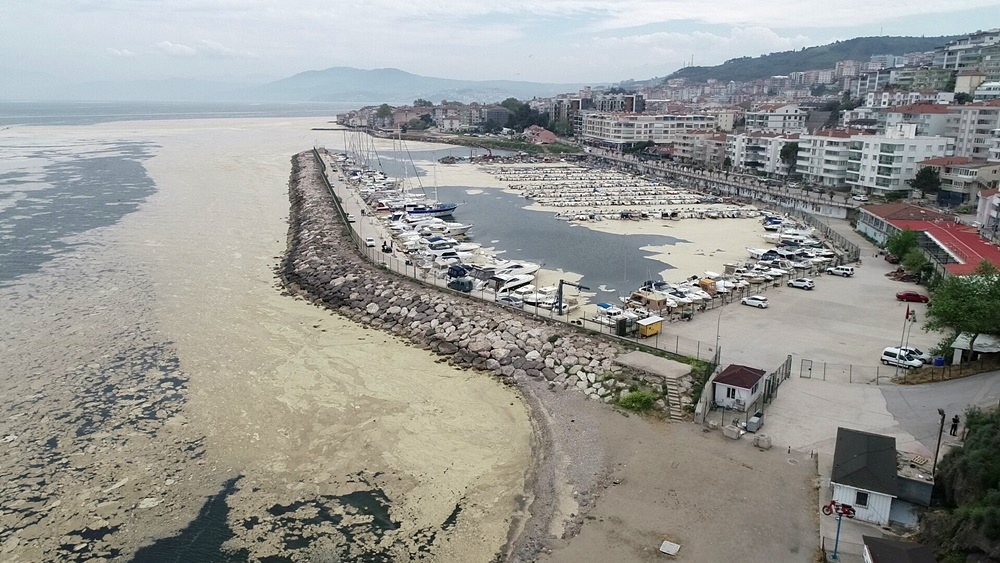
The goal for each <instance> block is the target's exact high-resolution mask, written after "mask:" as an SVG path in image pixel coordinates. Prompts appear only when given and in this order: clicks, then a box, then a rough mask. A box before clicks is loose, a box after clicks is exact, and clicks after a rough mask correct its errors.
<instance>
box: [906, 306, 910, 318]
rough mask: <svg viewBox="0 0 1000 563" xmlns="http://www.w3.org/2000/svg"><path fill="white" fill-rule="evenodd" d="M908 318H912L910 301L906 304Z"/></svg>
mask: <svg viewBox="0 0 1000 563" xmlns="http://www.w3.org/2000/svg"><path fill="white" fill-rule="evenodd" d="M906 318H907V319H909V318H910V304H909V303H907V304H906Z"/></svg>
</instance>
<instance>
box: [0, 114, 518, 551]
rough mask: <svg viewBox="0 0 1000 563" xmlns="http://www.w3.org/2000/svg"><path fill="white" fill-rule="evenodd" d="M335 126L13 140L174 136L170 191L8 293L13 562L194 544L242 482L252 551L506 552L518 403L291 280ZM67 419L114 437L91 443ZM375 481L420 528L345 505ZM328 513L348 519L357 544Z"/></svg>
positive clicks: (178, 127) (139, 130)
mask: <svg viewBox="0 0 1000 563" xmlns="http://www.w3.org/2000/svg"><path fill="white" fill-rule="evenodd" d="M317 124H318V123H317V122H316V120H310V119H268V120H236V119H227V120H217V121H191V122H187V121H147V122H134V123H111V124H102V125H95V126H89V127H44V128H43V127H39V128H14V129H10V130H8V131H5V133H4V135H5V136H4V138H3V141H2V142H3V143H7V144H10V145H19V144H21V143H30V142H33V140H35V139H44V141H43V142H44V143H53V144H59V143H72V142H74V140H76V139H79V138H85V139H87V140H88V142H90V143H96V144H101V143H113V142H116V141H119V140H123V139H127V140H130V141H142V142H147V143H151V144H152V145H155V150H154V156H153V157H152V158H150V159H149V160H148V161H146V162H145V166H146V168H147V170H148V173H149V175H150V176H151V177H152V179H153V180H154V181H155V183H156V186H157V192H156V194H155V195H154V196H152V197H151V198H149V200H148V201H147V202H146V203H145V204H143V205H142V206H141V208H140V210H139V211H138V212H136V213H133V214H130V215H127V216H126V217H125V218H124V219H123V220H122V221H120V222H119V223H117V224H115V225H113V226H110V227H107V228H103V229H98V230H95V231H91V232H87V233H86V234H84V235H82V236H80V237H79V240H78V241H75V242H76V243H77V244H78V245H79V246H78V248H77V249H75V250H73V251H71V252H67V253H64V254H61V255H59V256H57V257H56V258H55V259H53V260H52V261H50V262H49V263H48V264H46V265H45V267H44V268H43V270H42V271H41V272H39V273H38V274H35V275H31V276H26V277H24V278H22V279H19V280H18V282H17V283H16V284H14V285H12V286H10V287H7V288H3V289H2V290H0V304H2V306H0V312H2V317H3V322H2V323H0V326H2V327H3V329H2V330H3V333H2V341H3V342H4V346H5V349H7V350H8V351H11V350H18V354H17V355H16V356H15V355H13V354H10V353H8V354H5V356H6V357H7V360H5V362H4V364H5V371H6V372H7V374H6V375H5V377H3V378H2V381H3V383H2V384H3V391H4V395H5V396H6V397H10V398H12V399H11V400H10V401H7V402H6V404H5V405H4V410H5V411H6V416H5V417H3V418H4V420H5V422H3V423H0V436H12V437H13V438H10V439H9V440H7V441H6V442H5V443H4V444H3V445H2V446H0V448H2V449H0V452H2V456H3V463H2V467H3V473H4V475H3V481H4V482H6V483H8V484H9V485H7V486H5V487H4V488H3V489H2V493H3V495H2V496H3V499H4V502H3V503H2V505H3V506H5V507H8V508H7V509H5V510H4V511H3V513H2V514H0V518H2V523H3V527H4V528H5V529H7V530H9V531H12V532H13V534H9V535H7V540H6V541H5V542H4V543H3V546H4V550H3V556H2V559H4V560H10V561H39V560H54V559H62V560H76V559H78V558H80V557H84V556H85V557H84V558H90V557H111V556H116V555H118V556H125V557H129V556H131V554H134V553H136V552H137V551H138V550H139V548H140V547H141V546H143V545H148V544H149V543H151V542H154V541H155V540H158V539H161V538H165V537H169V536H171V535H174V534H177V533H181V532H182V530H183V529H184V528H185V527H186V526H188V525H189V524H190V523H191V522H193V521H195V520H197V519H198V518H199V510H200V509H201V508H202V505H203V504H204V503H205V501H206V498H208V497H209V496H211V495H216V494H217V493H219V491H220V490H221V489H222V488H223V485H224V483H226V482H228V481H230V480H233V479H235V490H234V491H233V492H231V493H230V494H228V496H227V497H226V498H225V505H226V507H227V510H228V528H229V530H231V531H232V534H231V535H232V537H229V538H228V539H226V538H222V539H226V541H225V548H226V549H228V550H231V551H233V552H235V553H240V552H242V553H245V554H246V557H247V558H249V559H258V558H261V557H267V556H273V555H284V556H288V555H289V554H296V553H298V554H300V555H297V556H296V557H297V558H301V557H305V558H307V559H308V558H315V557H323V556H324V554H332V553H335V552H338V551H339V552H340V553H343V554H351V555H352V556H353V557H360V556H362V555H364V554H365V553H383V554H384V555H388V556H389V557H391V558H393V559H405V558H410V557H413V556H415V554H417V553H419V552H421V551H423V552H424V553H433V556H434V559H435V560H442V561H477V560H478V561H486V560H489V559H491V558H492V557H493V556H494V555H495V554H497V553H498V552H500V550H501V549H502V547H503V545H504V544H505V542H506V540H507V533H508V529H509V527H510V523H511V518H512V515H514V514H515V513H516V512H517V510H518V499H519V498H520V496H521V495H522V494H523V488H524V478H525V472H526V470H527V468H528V465H529V462H530V440H529V436H530V425H529V422H528V417H527V412H526V409H525V407H524V406H523V404H522V402H521V401H520V400H519V398H518V396H517V394H516V393H515V392H514V391H512V390H511V389H509V388H505V387H503V386H501V385H499V384H498V383H496V382H494V381H493V380H491V379H489V378H488V377H486V376H483V375H479V374H475V373H472V372H466V371H458V370H455V369H453V368H450V367H448V366H447V365H443V364H440V363H437V362H436V361H435V359H434V357H433V356H431V355H429V354H428V353H426V352H423V351H419V350H415V349H413V348H412V347H410V346H408V345H407V344H406V343H403V342H401V341H398V340H396V339H394V338H391V337H388V336H386V335H384V334H381V333H378V332H374V331H371V330H366V329H362V328H361V327H359V326H357V325H355V324H354V323H351V322H349V321H346V320H343V319H341V318H339V317H337V316H335V315H332V314H331V313H329V312H326V311H323V310H321V309H318V308H316V307H314V306H312V305H310V304H308V303H305V302H303V301H298V300H295V299H293V298H291V297H288V296H286V295H283V294H282V293H281V291H280V289H278V288H276V287H275V280H274V273H273V268H274V267H275V265H276V264H277V261H278V258H279V256H280V255H281V253H282V252H283V249H284V245H285V236H286V229H287V225H286V223H285V217H286V216H287V212H288V199H287V195H286V187H285V186H286V184H287V181H288V172H289V158H290V156H291V155H292V154H294V153H295V152H298V151H300V150H302V149H303V148H306V147H308V146H310V145H311V144H312V139H313V134H312V133H311V132H310V131H309V128H310V127H311V126H314V125H317ZM38 295H45V299H44V300H40V299H38V298H37V297H36V296H38ZM150 350H156V354H152V352H150ZM143 353H145V354H146V355H147V356H150V355H152V356H153V357H152V360H151V361H150V360H149V358H147V360H146V361H144V360H142V354H143ZM96 382H102V385H104V386H105V387H104V388H103V396H95V394H94V390H93V386H94V384H95V383H96ZM39 393H41V394H43V396H40V395H39ZM105 403H107V404H105ZM147 405H148V407H147ZM137 407H140V409H139V410H137ZM95 409H100V412H102V413H103V416H101V417H98V418H93V417H92V416H91V415H89V414H88V413H94V412H97V411H96V410H95ZM143 409H146V410H143ZM148 411H149V412H151V414H150V415H149V416H148V417H143V416H142V415H143V414H144V413H146V412H148ZM60 412H63V413H79V414H72V415H71V416H73V417H74V418H81V419H88V420H92V421H93V425H94V430H95V431H94V432H93V433H86V434H82V435H79V432H78V428H77V427H76V426H73V425H70V424H67V423H66V422H65V419H63V418H62V417H58V416H55V415H56V413H60ZM137 415H138V418H137ZM43 460H46V461H43ZM59 460H67V461H59ZM65 463H70V464H71V466H73V467H77V468H78V470H79V473H67V472H66V471H65V470H64V469H62V467H64V464H65ZM39 464H41V465H40V466H39ZM29 485H30V486H29ZM28 491H30V492H28ZM361 493H365V494H367V495H368V497H369V499H370V500H371V499H374V500H375V501H379V502H380V503H381V506H383V508H384V510H386V512H387V518H388V520H389V521H390V522H391V523H392V526H395V527H396V528H397V529H395V530H392V529H390V530H386V531H383V530H378V529H376V528H373V527H372V524H371V519H370V516H364V512H366V511H359V509H357V508H355V507H352V506H350V505H349V504H348V503H347V502H346V501H345V500H344V499H352V498H356V497H357V495H358V494H361ZM351 495H354V496H351ZM60 501H61V502H60ZM376 504H377V503H376ZM317 511H320V512H323V511H327V512H330V513H332V514H339V515H340V518H342V521H343V522H344V524H345V525H348V524H349V525H351V526H352V528H343V526H341V528H343V529H351V530H353V534H354V535H353V539H352V540H347V539H346V537H345V536H344V535H343V533H342V532H340V531H338V529H337V528H336V527H331V525H330V524H323V523H322V522H317V521H316V519H315V518H313V516H314V515H315V514H316V513H317ZM453 515H454V516H453ZM450 517H452V518H453V520H454V522H453V523H452V524H450V525H448V526H447V527H446V528H442V524H443V523H445V522H448V521H449V518H450ZM392 526H390V528H391V527H392ZM94 529H97V530H102V531H103V532H102V533H100V534H94V533H93V532H92V530H94ZM88 530H91V532H88ZM435 534H436V537H435ZM95 537H96V538H97V539H94V538H95ZM382 537H385V538H390V537H391V538H395V539H394V540H393V542H394V543H391V547H386V546H387V545H389V544H386V543H385V542H386V540H383V539H380V538H382ZM11 538H13V539H11ZM67 538H69V539H67ZM295 538H299V539H298V540H296V539H295ZM302 538H315V541H306V542H304V541H302ZM220 541H221V540H220ZM66 544H69V546H68V547H66ZM296 547H297V548H298V551H296V550H295V549H293V548H296ZM147 555H150V556H152V557H154V559H155V558H156V556H153V555H151V554H147ZM168 556H169V554H167V553H161V554H159V557H168ZM81 560H82V559H81Z"/></svg>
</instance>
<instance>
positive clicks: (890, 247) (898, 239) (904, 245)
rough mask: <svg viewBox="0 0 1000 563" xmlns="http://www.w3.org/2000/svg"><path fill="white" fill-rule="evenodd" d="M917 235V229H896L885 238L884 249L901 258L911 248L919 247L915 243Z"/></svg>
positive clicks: (917, 248)
mask: <svg viewBox="0 0 1000 563" xmlns="http://www.w3.org/2000/svg"><path fill="white" fill-rule="evenodd" d="M918 236H919V235H918V233H917V231H911V230H910V229H905V230H902V231H896V232H895V233H893V234H892V235H891V236H890V237H889V238H887V239H885V251H886V252H888V253H889V254H892V255H893V256H898V257H899V258H900V259H902V258H903V256H906V255H907V254H909V253H910V251H911V250H919V249H920V246H919V245H918V244H917V238H918Z"/></svg>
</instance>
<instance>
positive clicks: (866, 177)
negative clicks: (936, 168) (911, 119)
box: [847, 124, 955, 196]
mask: <svg viewBox="0 0 1000 563" xmlns="http://www.w3.org/2000/svg"><path fill="white" fill-rule="evenodd" d="M954 150H955V144H954V139H952V138H950V137H941V136H933V137H930V136H918V135H917V134H916V125H912V124H908V125H899V126H897V127H896V128H895V129H891V130H888V131H886V132H885V133H884V134H881V135H859V136H855V137H853V138H852V142H851V146H850V154H849V156H848V160H847V184H848V185H849V186H852V190H853V191H856V192H865V193H869V194H871V195H881V196H884V195H886V194H889V193H891V192H896V191H909V189H910V187H909V185H908V184H907V180H911V179H913V177H914V176H916V173H917V163H918V162H922V161H925V160H928V159H931V158H935V157H939V156H952V155H953V154H954Z"/></svg>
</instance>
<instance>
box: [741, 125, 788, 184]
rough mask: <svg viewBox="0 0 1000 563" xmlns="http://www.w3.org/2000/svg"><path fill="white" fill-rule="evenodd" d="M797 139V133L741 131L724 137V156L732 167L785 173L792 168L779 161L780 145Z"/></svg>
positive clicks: (744, 170)
mask: <svg viewBox="0 0 1000 563" xmlns="http://www.w3.org/2000/svg"><path fill="white" fill-rule="evenodd" d="M798 140H799V135H798V134H787V135H781V134H777V133H742V134H739V135H728V136H727V137H726V156H728V157H729V159H730V160H731V162H732V166H733V168H734V169H736V170H739V171H742V172H765V173H767V174H777V175H780V176H785V175H787V174H788V173H789V172H790V171H792V170H794V166H793V167H792V169H791V170H790V169H789V167H788V166H787V165H786V164H785V163H784V162H782V161H781V147H783V146H785V143H791V142H795V141H798Z"/></svg>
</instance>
